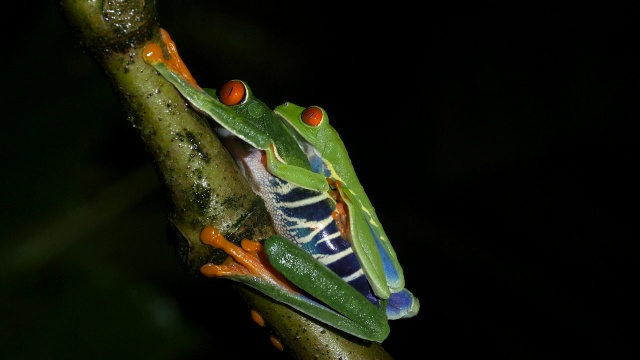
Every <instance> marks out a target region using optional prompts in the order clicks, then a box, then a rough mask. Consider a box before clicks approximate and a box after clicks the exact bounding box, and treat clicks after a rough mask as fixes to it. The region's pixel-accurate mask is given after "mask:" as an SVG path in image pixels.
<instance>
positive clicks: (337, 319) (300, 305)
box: [144, 30, 419, 341]
mask: <svg viewBox="0 0 640 360" xmlns="http://www.w3.org/2000/svg"><path fill="white" fill-rule="evenodd" d="M161 32H162V39H163V42H164V44H165V47H166V49H167V52H168V53H169V55H170V56H169V58H168V59H166V58H164V56H163V55H162V48H161V47H160V45H159V44H157V43H150V44H148V45H147V47H145V50H144V58H145V60H146V61H147V62H148V63H150V64H151V65H153V66H154V68H155V69H156V70H157V71H158V72H159V73H160V74H161V75H162V76H163V77H165V78H166V79H167V80H169V81H170V82H171V83H172V84H173V85H174V86H175V87H176V88H177V89H178V90H179V91H180V92H181V93H182V95H183V96H185V98H187V100H189V103H190V104H191V105H193V106H194V107H195V108H197V109H198V110H200V111H202V112H203V113H205V114H206V115H207V116H208V117H210V118H211V119H213V120H214V121H215V122H216V123H217V124H219V125H221V126H223V127H224V128H226V129H227V130H228V131H229V132H231V133H232V134H233V135H235V136H237V137H238V138H240V139H242V140H243V141H244V142H246V143H247V144H249V145H251V147H253V148H254V149H258V150H261V151H263V152H264V154H265V157H266V169H268V172H269V173H270V174H272V175H273V176H274V179H282V180H283V184H280V185H278V186H280V187H281V188H286V187H287V186H288V185H287V184H293V185H295V186H296V187H300V188H301V189H307V190H309V191H311V193H310V195H308V197H307V198H304V199H310V198H316V197H320V198H321V201H320V202H322V203H323V204H327V203H331V204H333V207H334V208H338V207H339V206H336V205H339V204H344V205H345V207H346V208H347V209H348V210H346V211H347V213H346V214H344V213H343V215H344V218H346V220H343V221H342V222H344V223H347V224H348V225H347V226H346V227H348V229H349V231H348V232H347V233H348V234H350V235H348V236H346V238H347V239H348V240H349V243H350V244H351V245H352V246H353V249H354V252H355V255H356V256H357V258H358V260H359V261H358V263H359V264H361V265H362V269H363V270H364V275H365V276H366V278H367V279H368V284H369V285H370V286H371V288H373V291H374V292H375V295H376V296H377V298H379V299H380V300H379V302H376V301H377V299H376V300H375V301H370V300H368V299H367V298H366V297H365V296H363V294H362V291H360V292H359V291H358V290H356V289H355V288H354V287H352V286H350V285H349V284H348V283H347V281H346V280H345V278H344V277H341V276H340V275H338V274H336V272H334V271H332V270H331V269H329V268H328V267H327V266H325V265H327V264H323V263H321V262H320V261H318V259H320V258H323V256H324V255H322V254H321V255H318V254H319V253H318V252H317V250H308V249H303V247H301V246H298V245H300V244H301V241H300V240H301V239H295V240H294V243H295V242H296V241H297V243H298V245H296V244H294V243H292V242H291V241H290V240H291V239H286V238H285V237H283V236H273V237H270V238H269V239H267V240H265V242H264V252H265V253H266V257H267V260H266V261H265V260H264V259H262V260H263V261H259V263H260V265H259V266H258V265H255V261H254V259H258V260H260V259H261V256H260V254H261V253H262V250H260V249H254V248H252V247H251V246H250V244H249V243H247V244H245V243H244V242H243V246H242V248H238V247H236V246H235V245H233V244H231V243H229V242H228V241H225V240H224V238H223V237H222V236H221V235H220V234H219V233H218V232H217V231H216V230H215V229H214V228H211V227H207V228H206V229H205V230H203V233H202V235H201V240H202V241H203V242H205V243H207V244H210V245H213V246H216V247H219V248H221V249H223V250H225V251H226V252H227V253H228V254H229V255H230V256H231V257H232V258H233V259H235V261H234V262H232V263H226V264H222V265H213V264H210V265H205V266H204V267H203V269H202V272H203V273H204V274H207V275H209V276H229V277H230V278H232V279H233V280H237V281H242V282H244V283H247V284H249V285H250V286H253V287H255V288H257V289H259V290H260V291H262V292H264V293H266V294H268V295H269V296H272V297H274V298H275V299H277V300H279V301H282V302H284V303H287V304H289V305H291V306H293V307H294V308H296V309H298V310H300V311H302V312H304V313H306V314H308V315H310V316H313V317H315V318H316V319H319V320H321V321H324V322H326V323H328V324H330V325H332V326H334V327H336V328H338V329H341V330H343V331H345V332H348V333H350V334H353V335H355V336H358V337H361V338H364V339H367V340H373V341H382V340H384V338H386V336H387V335H388V332H389V327H388V324H387V321H386V320H387V316H388V314H387V312H386V311H385V308H386V306H387V301H388V299H389V298H390V297H391V298H402V299H403V300H402V301H401V302H400V303H402V304H403V305H401V307H402V308H403V310H402V312H401V315H398V317H411V316H414V315H415V314H416V313H417V311H418V309H419V302H418V300H417V299H415V298H413V296H412V295H411V294H410V293H409V292H408V291H406V290H405V289H403V287H404V280H403V277H402V270H401V268H400V265H399V264H398V262H397V259H396V255H395V252H394V251H393V249H392V248H391V246H390V245H389V244H388V241H387V240H386V236H385V235H384V232H383V231H382V228H381V227H380V226H379V222H378V221H377V217H376V216H375V213H374V212H373V207H372V206H371V204H370V203H369V202H368V198H367V197H366V195H365V194H364V191H363V190H362V189H361V186H360V184H359V182H358V180H357V177H355V172H354V171H353V169H352V168H350V170H349V169H346V170H345V169H344V168H345V167H348V166H350V161H349V160H348V155H347V153H346V149H344V145H343V144H342V142H341V141H340V140H339V137H337V133H335V131H334V134H335V138H334V139H333V141H334V143H332V144H336V146H338V148H340V149H339V151H338V153H339V155H338V157H337V158H336V157H332V156H331V154H328V153H327V151H326V149H322V150H317V151H316V152H313V153H312V152H310V151H306V152H305V151H303V147H304V146H303V145H302V144H301V143H300V141H301V139H302V138H304V139H305V141H307V142H308V143H309V144H311V145H310V146H307V148H312V149H313V148H315V147H316V146H319V147H325V148H326V147H327V146H329V147H330V145H332V144H330V143H329V140H327V139H325V138H322V139H320V140H318V141H316V140H314V139H312V138H310V139H307V137H305V134H304V130H300V129H299V128H298V127H297V125H296V123H295V117H296V116H300V114H298V110H300V108H299V107H296V106H294V105H293V104H288V103H287V104H285V105H282V106H281V107H279V110H278V111H277V112H274V111H272V110H271V109H270V108H268V107H267V106H266V105H265V104H264V103H263V102H261V101H260V100H258V99H256V98H255V97H253V95H252V93H251V91H250V89H249V87H248V86H247V85H246V84H245V83H243V82H241V81H231V82H229V83H227V84H226V85H225V86H223V87H222V88H221V89H220V92H219V94H216V91H215V90H211V89H202V88H200V87H199V86H198V85H197V83H196V82H195V80H194V79H193V77H192V76H191V74H190V72H189V71H188V69H187V68H186V66H185V65H184V63H183V62H182V60H181V59H180V57H179V56H178V54H177V49H176V47H175V44H174V43H173V42H172V41H171V39H170V37H169V35H168V33H166V31H164V30H162V31H161ZM314 109H319V108H314ZM319 111H320V112H321V114H322V115H323V116H324V118H325V119H326V114H325V113H324V111H323V110H321V109H319ZM302 112H304V111H301V112H300V113H302ZM283 119H286V120H287V121H286V122H285V121H283ZM321 123H325V124H327V125H328V122H327V121H324V122H322V121H321ZM322 128H326V127H322ZM336 140H337V141H338V142H335V141H336ZM316 156H319V157H320V158H321V159H322V161H321V162H322V163H323V167H324V170H322V171H319V170H318V169H314V168H313V167H312V166H311V162H310V159H311V158H312V157H316ZM342 157H344V158H342ZM327 169H331V170H327ZM334 169H338V170H337V171H335V170H334ZM272 181H273V180H272ZM274 184H275V183H274ZM330 184H331V186H330ZM268 187H272V188H276V187H277V186H275V185H274V186H271V185H269V186H268ZM334 188H335V189H337V190H338V193H339V195H338V196H337V200H334V201H333V202H331V200H330V197H329V194H330V193H331V190H332V189H334ZM305 201H308V200H305ZM314 201H315V200H314ZM279 204H280V203H279ZM285 207H287V206H280V205H279V208H280V210H282V208H285ZM288 208H290V209H291V208H296V209H298V208H299V206H291V205H288ZM336 212H338V213H339V212H340V211H338V210H336ZM272 216H273V215H272ZM295 219H296V220H297V221H299V222H300V223H304V224H305V226H307V225H306V224H309V223H310V220H309V218H305V217H303V216H300V215H295ZM328 222H331V220H328ZM338 222H340V221H338ZM312 225H313V224H312ZM294 227H295V226H291V225H289V228H294ZM307 227H309V228H311V227H310V226H307ZM316 227H317V226H316ZM378 228H379V230H377V229H378ZM294 237H295V236H294ZM318 243H319V242H318ZM254 244H255V243H254ZM347 247H349V246H347ZM349 248H350V247H349ZM347 250H350V249H347ZM347 250H345V251H347ZM381 252H382V254H380V253H381ZM314 255H316V257H314ZM247 259H249V260H247ZM354 262H355V261H354ZM329 264H330V265H331V264H333V262H331V263H329ZM274 268H275V269H274ZM280 274H282V275H284V279H283V278H282V277H281V275H280ZM288 282H291V283H293V284H294V285H291V284H288ZM300 289H301V290H302V291H303V292H305V293H308V294H310V295H312V296H313V297H314V298H315V299H316V300H312V299H311V298H309V297H308V296H306V295H301V291H300ZM392 295H401V296H392ZM318 300H319V301H318ZM405 300H406V301H405ZM390 302H394V301H393V299H392V301H390ZM405 302H406V303H407V304H408V305H404V304H405Z"/></svg>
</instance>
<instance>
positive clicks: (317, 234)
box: [263, 176, 379, 305]
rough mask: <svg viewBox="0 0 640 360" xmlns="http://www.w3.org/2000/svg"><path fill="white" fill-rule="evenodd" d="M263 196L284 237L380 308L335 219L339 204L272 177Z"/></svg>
mask: <svg viewBox="0 0 640 360" xmlns="http://www.w3.org/2000/svg"><path fill="white" fill-rule="evenodd" d="M263 195H265V196H266V197H268V198H269V201H265V202H266V203H268V205H267V207H271V208H270V209H269V211H270V213H271V216H272V218H273V222H274V226H275V227H276V230H277V231H278V233H279V234H280V235H282V236H284V237H286V238H288V239H291V240H292V241H294V242H295V243H297V244H298V245H300V247H302V248H303V249H304V250H305V251H306V252H307V253H309V254H311V255H312V256H313V257H314V258H315V259H317V260H318V261H319V262H321V263H322V264H324V265H325V266H327V267H328V268H329V269H331V270H332V271H333V272H335V273H336V274H338V275H339V276H340V277H341V278H342V279H343V280H344V281H346V282H347V283H349V284H350V285H351V286H353V287H354V288H356V289H357V290H358V291H359V292H360V293H362V294H363V295H364V296H365V297H366V298H368V299H369V301H371V302H372V303H374V304H376V305H378V304H379V300H378V298H376V297H375V296H374V295H373V292H372V290H371V287H370V286H369V281H368V280H367V278H366V277H365V275H364V272H363V270H362V267H361V266H360V263H359V261H358V259H357V258H356V255H355V254H354V252H353V249H352V247H351V245H350V244H349V243H348V242H347V241H346V240H345V239H344V238H343V237H342V236H341V234H340V231H339V230H338V226H337V225H336V222H335V221H334V220H333V218H332V217H331V213H332V212H333V209H334V208H335V202H334V201H333V200H332V199H331V198H330V197H329V196H328V195H327V194H326V193H318V192H316V191H312V190H307V189H303V188H300V187H297V186H293V185H291V184H290V183H288V182H285V181H284V180H282V179H279V178H276V177H274V176H271V177H270V179H269V184H268V186H266V187H265V189H264V191H263ZM269 204H270V205H269Z"/></svg>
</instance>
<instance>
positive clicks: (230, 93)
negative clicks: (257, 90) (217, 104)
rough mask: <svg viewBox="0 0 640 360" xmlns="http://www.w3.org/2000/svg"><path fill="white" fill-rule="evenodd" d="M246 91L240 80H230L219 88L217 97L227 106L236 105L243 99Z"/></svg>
mask: <svg viewBox="0 0 640 360" xmlns="http://www.w3.org/2000/svg"><path fill="white" fill-rule="evenodd" d="M246 93H247V90H246V89H245V87H244V84H243V83H242V81H239V80H231V81H229V82H227V83H226V84H224V85H222V87H221V88H220V94H219V95H218V97H219V98H220V101H221V102H222V103H223V104H225V105H228V106H233V105H238V104H240V103H241V102H242V101H243V100H244V97H245V95H246Z"/></svg>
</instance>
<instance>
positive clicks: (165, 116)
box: [60, 0, 390, 359]
mask: <svg viewBox="0 0 640 360" xmlns="http://www.w3.org/2000/svg"><path fill="white" fill-rule="evenodd" d="M60 7H61V9H62V12H63V15H64V17H65V19H66V20H67V22H68V24H69V26H70V28H71V30H72V32H73V34H74V35H75V38H76V40H77V42H78V44H79V45H80V46H81V47H82V49H83V50H84V51H85V53H86V54H87V55H89V56H90V57H91V58H92V59H93V60H94V61H95V63H96V64H98V66H100V67H101V68H102V69H103V71H104V72H105V74H106V76H107V78H108V80H109V82H110V84H111V86H112V88H113V89H114V91H115V92H116V93H117V95H118V96H119V98H120V100H121V103H122V105H123V106H124V107H125V109H126V111H127V113H128V115H129V117H128V118H129V121H131V124H132V125H133V127H134V128H135V129H136V130H137V132H138V134H139V135H140V138H141V140H142V141H143V142H144V144H145V147H146V149H147V151H148V153H149V155H151V158H152V160H153V163H154V165H155V168H156V171H157V173H158V176H159V177H160V179H161V183H162V184H163V187H164V189H165V191H166V194H167V198H168V201H169V202H170V204H171V208H172V212H171V214H170V215H169V228H170V230H171V231H170V233H171V234H173V235H174V236H171V237H170V240H171V243H172V244H173V245H174V248H175V251H176V252H177V254H178V258H179V259H180V262H181V264H180V265H181V266H182V267H184V268H185V269H186V270H187V271H189V272H190V273H193V274H194V275H195V276H200V273H199V268H200V267H201V266H202V265H203V264H205V263H208V262H215V263H220V262H221V261H222V260H223V259H224V258H225V257H226V255H225V254H224V253H221V252H220V251H218V250H215V249H213V248H211V247H210V246H207V245H204V244H203V243H202V242H201V241H200V239H199V234H200V230H201V229H202V228H203V227H204V226H205V225H213V226H216V227H217V228H219V229H220V230H221V231H222V233H223V234H225V235H226V236H227V237H228V238H229V239H231V240H232V241H234V242H236V243H237V242H239V240H241V239H242V238H244V237H247V238H252V239H263V238H265V237H266V236H269V235H271V234H273V233H274V230H273V228H272V227H271V224H270V221H269V217H268V213H267V212H266V209H265V207H264V204H263V203H262V202H261V200H260V199H259V198H258V197H257V196H256V195H255V194H254V193H253V192H252V191H251V189H250V187H249V185H248V184H247V182H246V181H245V180H244V178H243V177H242V175H241V174H240V173H239V172H238V169H237V167H236V166H235V163H234V162H233V160H232V159H231V157H230V156H229V154H228V153H227V152H226V150H225V149H224V148H223V147H222V146H221V144H220V143H219V141H218V140H217V138H216V137H215V135H214V134H213V132H212V130H211V128H210V127H209V125H208V123H207V120H206V119H204V118H203V117H202V116H201V115H200V114H198V113H196V112H194V111H192V110H191V108H190V107H189V106H188V105H187V104H186V103H185V101H184V99H183V98H182V97H181V96H180V94H179V93H178V92H177V91H176V90H175V89H174V88H173V86H172V85H171V84H169V83H168V82H167V81H165V80H164V79H163V78H162V77H160V76H159V75H158V74H157V73H156V71H155V70H154V69H153V68H152V67H151V66H149V65H148V64H146V63H145V62H144V61H143V59H142V54H141V51H142V48H143V47H144V45H145V44H146V43H147V42H148V41H150V40H152V39H155V40H156V41H157V40H158V39H157V37H158V36H159V31H158V29H159V24H158V16H157V12H156V8H155V2H154V1H145V0H129V1H124V0H110V1H109V0H106V1H102V2H98V1H91V0H61V1H60ZM160 243H163V242H160ZM212 286H215V285H214V284H212ZM235 288H236V289H237V290H238V291H239V292H240V293H241V295H242V297H243V298H244V299H245V300H246V302H247V304H248V305H249V307H251V308H252V309H255V310H256V311H257V312H258V313H260V314H261V315H262V316H263V318H264V319H265V322H266V323H267V324H268V326H270V327H271V328H272V329H273V331H274V333H275V334H276V335H277V337H278V338H279V339H280V340H281V341H282V343H283V345H284V348H285V352H286V353H288V354H289V355H290V356H291V357H292V358H295V359H390V356H389V355H388V354H387V353H386V352H385V351H384V349H383V348H382V347H381V346H380V344H377V343H370V342H363V341H360V340H358V339H355V338H353V337H351V336H348V335H345V334H342V333H340V332H336V331H335V330H333V329H329V328H325V327H323V325H322V324H320V323H317V322H315V321H313V320H310V319H309V318H307V317H305V316H302V315H301V314H299V313H298V312H296V311H294V310H292V309H290V308H289V307H287V306H284V305H282V304H280V303H278V302H275V301H273V300H271V299H270V298H268V297H265V296H263V295H262V294H260V293H257V292H255V291H252V290H250V289H248V288H245V287H243V286H240V285H239V286H236V287H235ZM247 326H250V324H247Z"/></svg>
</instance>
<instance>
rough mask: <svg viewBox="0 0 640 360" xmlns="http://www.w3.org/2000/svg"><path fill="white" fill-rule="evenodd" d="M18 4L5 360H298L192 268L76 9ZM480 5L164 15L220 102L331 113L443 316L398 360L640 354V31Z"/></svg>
mask: <svg viewBox="0 0 640 360" xmlns="http://www.w3.org/2000/svg"><path fill="white" fill-rule="evenodd" d="M621 4H622V5H621ZM16 5H17V6H22V7H23V8H20V7H16V8H14V9H15V10H13V11H5V12H4V13H3V17H6V18H7V19H6V20H4V21H3V24H4V25H5V26H7V25H10V24H12V23H11V22H9V19H14V20H15V19H18V22H17V23H15V25H11V27H7V29H5V30H4V31H3V34H4V37H3V45H2V46H3V47H4V50H3V56H2V58H1V59H0V64H1V65H2V66H1V69H2V71H3V79H4V87H3V88H4V90H3V92H2V102H3V110H4V116H2V126H3V127H4V131H3V132H2V133H3V139H2V156H3V161H2V163H3V164H4V170H3V175H2V177H1V182H0V189H1V190H2V194H1V201H2V207H1V209H2V216H1V217H0V219H1V220H0V221H2V223H0V236H1V239H0V240H1V241H0V281H1V284H0V285H1V287H0V292H1V297H0V308H1V309H2V310H3V315H2V321H1V322H0V324H1V325H0V331H1V333H0V358H3V359H35V358H38V359H40V358H49V359H70V358H74V359H76V358H77V359H79V358H93V359H101V358H104V359H114V358H127V359H128V358H138V359H140V358H142V359H185V360H186V359H196V358H205V357H206V358H217V356H218V355H221V356H223V358H224V356H231V355H233V354H236V355H237V354H238V352H240V354H245V355H246V356H267V355H269V356H272V355H274V354H277V351H276V350H274V349H273V348H272V347H271V345H270V344H269V343H268V339H267V334H266V332H265V331H264V329H260V328H258V327H257V326H255V324H253V323H252V322H251V320H250V319H249V316H248V310H247V308H246V305H245V304H244V303H242V302H241V301H240V300H239V298H238V297H237V295H236V294H235V293H234V292H230V291H229V288H228V284H227V283H226V282H224V281H211V280H208V281H207V280H203V279H194V278H192V277H190V276H189V275H188V274H186V273H184V272H183V271H182V270H181V269H180V268H179V267H178V265H177V262H176V259H175V258H174V254H173V252H172V249H171V248H170V247H169V246H168V244H167V242H166V240H165V217H166V214H167V211H168V209H167V204H166V201H165V198H164V197H163V194H162V193H161V192H160V191H159V188H158V180H157V178H156V176H155V173H154V171H153V168H152V167H151V165H150V159H149V157H148V156H147V154H146V153H145V152H144V148H143V146H142V143H141V141H140V140H139V139H138V136H137V134H136V132H135V129H134V128H132V126H131V125H130V123H129V122H128V121H127V120H126V116H127V115H126V114H125V113H124V112H123V109H122V108H121V106H120V104H119V103H118V101H117V99H116V97H115V95H114V93H113V92H112V90H111V89H110V88H109V85H108V83H107V82H106V79H105V77H104V76H103V75H102V73H101V72H100V70H99V69H98V68H97V67H96V66H95V65H94V64H93V63H92V62H91V61H90V60H89V58H88V57H87V56H86V55H84V54H83V53H82V52H81V51H80V50H78V49H77V48H76V47H75V45H74V42H73V39H72V38H71V36H70V34H69V31H68V28H67V27H66V25H65V23H64V21H63V18H62V16H61V14H60V13H59V11H58V9H57V8H56V6H55V5H56V2H54V1H48V2H47V4H46V5H37V6H34V5H33V4H31V3H27V2H24V3H21V4H16ZM468 6H469V5H468V4H466V3H465V4H464V5H463V4H455V3H454V4H447V5H443V4H439V5H428V4H424V3H420V2H407V3H404V2H390V3H383V4H378V3H369V4H366V5H363V6H361V7H356V6H355V5H349V6H347V4H346V3H336V4H332V3H327V2H301V3H300V4H296V5H293V6H292V5H290V4H288V3H274V2H252V1H250V2H219V1H195V0H191V1H180V2H177V1H167V0H161V1H158V11H159V13H160V19H161V24H162V26H163V27H164V28H166V29H167V30H168V31H169V32H170V33H171V35H172V37H173V39H174V40H175V41H176V43H177V44H178V48H179V50H180V53H181V55H182V57H183V59H184V60H185V62H186V63H187V65H188V66H189V67H190V68H191V71H192V73H193V74H194V76H195V77H196V79H198V80H199V83H200V84H201V85H203V86H207V87H219V86H220V85H221V84H222V83H224V82H225V81H227V80H229V79H232V78H239V79H243V80H245V81H246V82H248V83H249V84H250V85H251V87H252V89H253V91H254V94H256V96H258V97H260V98H261V99H262V100H264V101H265V102H266V103H267V104H269V105H270V106H276V105H279V104H281V103H283V102H285V101H291V102H294V103H297V104H300V105H303V106H309V105H320V106H323V107H324V108H325V109H326V110H327V111H328V113H329V116H330V118H331V123H332V124H333V126H334V127H335V128H336V129H337V130H338V131H339V132H340V134H341V136H342V138H343V140H344V141H345V143H346V145H347V148H348V149H349V152H350V155H351V158H352V161H353V163H354V166H355V168H356V170H357V171H358V174H359V177H360V179H361V181H362V182H363V184H364V186H365V188H366V189H367V193H368V194H369V196H370V198H371V199H372V202H373V204H374V205H375V207H376V211H377V213H378V215H379V217H380V219H381V221H382V222H383V224H384V225H385V229H386V231H387V233H388V234H389V236H390V238H391V240H392V242H393V244H394V246H395V249H396V251H397V253H398V256H399V258H400V260H401V263H402V264H403V267H404V269H405V274H406V280H407V287H408V288H409V289H410V290H412V291H413V292H414V294H416V295H417V296H418V297H419V298H420V300H421V304H422V308H421V311H420V313H419V315H418V316H417V317H416V318H412V319H407V320H397V321H393V322H392V323H391V335H390V337H389V338H388V339H387V340H386V341H385V342H384V347H385V349H386V350H387V351H388V352H389V353H390V354H391V355H392V356H394V357H395V358H398V359H402V358H408V357H409V354H413V355H412V356H420V357H421V358H431V359H433V358H435V359H438V358H453V357H467V356H491V357H493V358H505V359H527V358H530V359H541V358H544V359H549V358H567V357H575V358H579V357H585V356H589V357H590V358H602V359H614V358H632V355H637V350H638V345H637V339H638V337H637V331H636V328H637V323H636V320H637V318H636V317H635V316H634V315H635V314H634V311H635V308H636V307H637V299H636V298H634V297H633V293H634V291H635V290H636V288H637V285H638V283H637V276H636V275H634V271H637V270H636V268H637V266H636V263H637V261H638V242H637V238H638V234H637V230H636V227H637V221H636V216H635V215H634V214H635V213H636V212H637V197H636V194H635V193H636V187H637V185H638V182H637V178H636V177H635V175H634V173H635V170H636V169H635V168H636V167H637V157H636V152H635V148H636V146H635V145H636V143H637V141H638V135H639V133H638V128H637V125H636V124H637V122H638V107H637V103H638V91H637V88H638V80H639V77H638V74H637V71H636V69H637V67H638V61H637V58H636V57H633V56H632V54H633V53H634V51H635V50H637V47H638V40H637V36H636V35H635V34H636V31H635V30H636V29H635V27H636V26H635V25H636V23H637V15H638V12H637V11H636V9H635V8H634V7H632V6H629V5H625V4H624V3H617V4H606V5H605V4H599V5H587V4H585V3H583V2H564V3H563V4H555V5H547V4H542V3H537V4H527V5H523V4H518V5H514V4H512V5H500V6H499V5H482V6H480V5H476V6H475V7H468ZM244 337H248V340H245V339H244ZM249 342H255V345H247V344H248V343H249ZM242 357H244V356H241V357H240V358H242Z"/></svg>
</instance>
